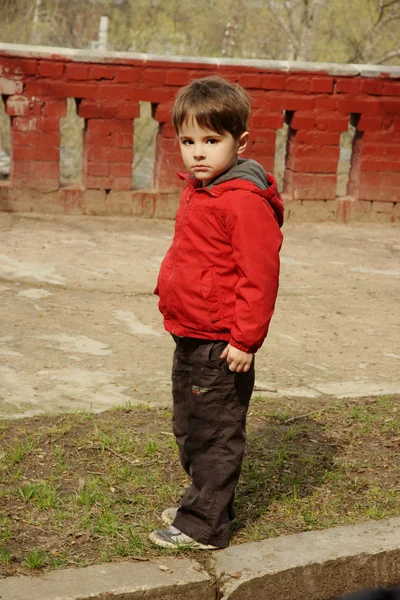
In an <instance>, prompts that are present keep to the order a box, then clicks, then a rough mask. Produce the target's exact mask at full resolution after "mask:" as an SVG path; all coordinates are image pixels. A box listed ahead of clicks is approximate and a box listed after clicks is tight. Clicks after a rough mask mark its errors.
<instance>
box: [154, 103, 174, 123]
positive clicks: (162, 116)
mask: <svg viewBox="0 0 400 600" xmlns="http://www.w3.org/2000/svg"><path fill="white" fill-rule="evenodd" d="M171 110H172V103H169V104H157V108H156V111H155V115H154V118H155V119H156V121H158V122H159V123H170V122H171Z"/></svg>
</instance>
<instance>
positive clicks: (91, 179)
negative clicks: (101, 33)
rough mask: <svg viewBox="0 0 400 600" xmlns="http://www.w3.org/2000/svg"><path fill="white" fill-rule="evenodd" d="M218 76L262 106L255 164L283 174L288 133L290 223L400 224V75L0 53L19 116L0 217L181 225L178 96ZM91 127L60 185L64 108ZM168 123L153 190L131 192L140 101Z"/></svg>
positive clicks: (255, 124) (385, 70)
mask: <svg viewBox="0 0 400 600" xmlns="http://www.w3.org/2000/svg"><path fill="white" fill-rule="evenodd" d="M211 74H219V75H221V76H223V77H226V78H228V79H230V80H231V81H237V82H239V83H240V84H241V85H243V86H244V87H245V88H246V89H247V90H248V91H249V93H250V95H251V98H252V116H251V119H250V124H249V129H250V143H249V147H248V152H247V156H248V157H252V158H255V159H257V160H258V161H260V162H261V163H262V164H263V166H264V167H265V169H266V170H268V171H270V172H273V171H274V161H275V143H276V131H277V130H278V129H281V128H282V127H283V125H284V123H286V125H287V142H286V158H285V172H284V199H285V203H286V216H287V219H289V220H341V221H343V220H344V221H348V220H359V221H363V220H372V221H375V220H376V221H396V220H400V67H380V66H371V65H364V66H361V65H336V64H322V63H318V64H314V63H288V62H282V63H280V62H278V61H254V60H253V61H251V60H248V61H246V60H237V61H233V60H229V59H200V58H198V59H197V58H196V59H192V58H186V59H185V58H182V57H179V58H176V57H168V58H167V57H151V56H145V55H133V54H122V53H107V54H100V53H97V52H96V53H95V52H87V51H77V50H65V49H59V48H45V47H42V48H36V47H31V46H15V45H11V44H0V94H2V97H3V100H4V103H5V110H6V113H7V114H8V115H9V116H10V117H11V135H12V153H11V154H12V156H11V176H10V180H9V181H3V182H2V181H1V180H0V209H1V210H4V211H23V212H26V211H33V212H49V213H52V212H59V213H66V214H68V213H69V214H72V213H75V214H76V213H80V214H93V215H108V214H120V215H131V214H132V215H143V216H149V217H154V216H155V217H166V218H172V217H173V216H174V213H175V209H176V206H177V201H178V197H179V191H180V189H181V185H182V184H181V183H180V182H179V180H178V179H177V177H176V172H177V171H178V170H182V163H181V158H180V153H179V149H178V146H177V143H176V140H175V133H174V130H173V128H172V126H171V124H170V109H171V104H172V101H173V97H174V94H175V93H176V91H177V90H178V89H179V87H180V86H182V85H184V84H186V83H187V82H188V81H190V80H191V79H193V78H198V77H204V76H206V75H211ZM67 98H75V99H76V100H77V106H78V114H79V116H80V117H82V118H83V119H84V120H85V128H84V149H83V181H82V184H81V185H74V186H67V187H61V186H60V183H59V181H60V118H61V117H64V116H65V114H66V99H67ZM140 101H145V102H150V103H152V109H153V115H154V118H155V119H156V120H157V121H158V123H159V129H158V134H157V139H156V159H155V166H154V179H153V181H154V183H153V187H152V188H151V189H146V190H132V189H131V181H132V162H133V141H134V126H133V120H134V119H135V118H137V117H138V116H139V102H140ZM349 123H351V124H352V125H353V126H354V127H355V135H354V140H353V146H352V150H351V166H350V173H349V181H348V186H347V194H346V195H345V196H344V197H337V196H336V189H337V186H336V182H337V169H338V160H339V154H340V136H341V132H344V131H347V130H348V127H349Z"/></svg>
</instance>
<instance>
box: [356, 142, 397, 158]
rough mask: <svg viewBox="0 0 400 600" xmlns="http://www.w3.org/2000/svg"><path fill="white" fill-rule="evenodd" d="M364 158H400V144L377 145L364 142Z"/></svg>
mask: <svg viewBox="0 0 400 600" xmlns="http://www.w3.org/2000/svg"><path fill="white" fill-rule="evenodd" d="M362 153H363V157H371V156H379V157H397V158H400V144H377V143H374V142H366V141H363V145H362Z"/></svg>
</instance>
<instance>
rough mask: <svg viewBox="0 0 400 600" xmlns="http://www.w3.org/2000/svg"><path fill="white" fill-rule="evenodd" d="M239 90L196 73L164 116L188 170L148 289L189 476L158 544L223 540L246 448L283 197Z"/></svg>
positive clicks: (156, 535) (157, 535)
mask: <svg viewBox="0 0 400 600" xmlns="http://www.w3.org/2000/svg"><path fill="white" fill-rule="evenodd" d="M249 114H250V104H249V101H248V98H247V94H246V92H245V91H244V90H243V89H242V88H241V87H240V86H238V85H234V84H231V83H229V82H228V81H225V80H224V79H221V78H220V77H207V78H204V79H199V80H194V81H192V82H191V83H190V84H189V85H187V86H186V87H184V88H183V89H181V90H180V92H179V93H178V95H177V98H176V101H175V104H174V107H173V111H172V121H173V124H174V127H175V130H176V132H177V135H178V140H179V145H180V150H181V154H182V158H183V162H184V164H185V167H186V169H187V170H188V171H189V173H190V174H189V175H179V176H180V177H181V179H184V180H186V187H185V189H184V191H183V193H182V197H181V202H180V207H179V209H178V212H177V215H176V225H175V235H174V239H173V242H172V245H171V247H170V249H169V250H168V252H167V254H166V256H165V258H164V260H163V262H162V265H161V268H160V273H159V277H158V283H157V288H156V290H155V293H156V294H157V295H158V296H159V298H160V300H159V309H160V311H161V313H162V314H163V317H164V326H165V328H166V330H167V331H168V332H169V333H171V334H172V336H173V337H174V339H175V342H176V349H175V353H174V361H173V370H172V394H173V431H174V434H175V437H176V441H177V444H178V448H179V455H180V460H181V463H182V466H183V468H184V469H185V471H186V473H187V474H188V475H189V477H190V478H191V480H192V485H191V486H190V487H189V488H188V489H187V490H186V493H185V495H184V498H183V500H182V502H181V506H180V507H179V509H178V510H176V509H167V510H165V511H164V513H163V520H164V521H165V522H166V523H168V524H170V527H169V528H168V529H164V530H159V531H154V532H153V533H151V534H150V539H151V540H152V541H153V542H154V543H155V544H157V545H159V546H162V547H166V548H176V547H179V546H182V545H184V546H190V547H192V548H201V549H214V548H224V547H226V546H227V545H228V543H229V529H230V525H231V523H232V521H233V519H234V512H233V499H234V494H235V488H236V485H237V482H238V479H239V474H240V469H241V465H242V460H243V454H244V449H245V423H246V413H247V408H248V404H249V401H250V396H251V393H252V390H253V385H254V360H253V357H254V354H255V352H256V351H257V350H258V349H259V348H260V346H261V345H262V343H263V341H264V338H265V336H266V334H267V331H268V325H269V322H270V319H271V316H272V313H273V310H274V304H275V299H276V294H277V290H278V276H279V250H280V246H281V243H282V234H281V231H280V226H281V225H282V222H283V204H282V200H281V198H280V195H279V194H278V192H277V189H276V182H275V179H274V178H273V177H272V176H270V175H266V173H265V171H264V169H263V168H262V167H261V165H259V164H258V163H257V162H256V161H254V160H243V159H239V158H238V157H239V155H240V154H242V153H243V152H244V151H245V149H246V145H247V141H248V137H249V133H248V131H247V121H248V117H249Z"/></svg>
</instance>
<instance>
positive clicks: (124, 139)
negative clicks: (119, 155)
mask: <svg viewBox="0 0 400 600" xmlns="http://www.w3.org/2000/svg"><path fill="white" fill-rule="evenodd" d="M109 145H110V146H117V147H118V148H132V147H133V132H132V133H112V134H111V135H110V137H109Z"/></svg>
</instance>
